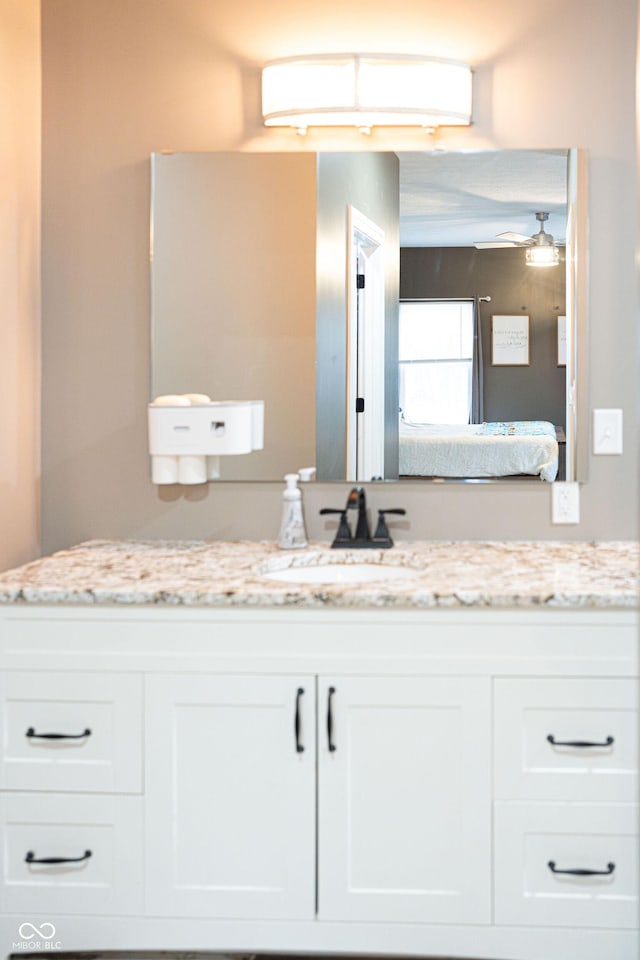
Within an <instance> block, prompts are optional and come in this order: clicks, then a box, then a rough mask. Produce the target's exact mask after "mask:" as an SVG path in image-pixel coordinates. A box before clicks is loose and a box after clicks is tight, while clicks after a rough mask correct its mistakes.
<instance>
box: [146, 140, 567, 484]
mask: <svg viewBox="0 0 640 960" xmlns="http://www.w3.org/2000/svg"><path fill="white" fill-rule="evenodd" d="M576 156H577V153H576V151H569V150H547V151H487V152H484V151H482V152H470V153H447V152H445V151H432V152H429V153H411V154H395V153H387V152H377V153H376V152H374V153H366V152H357V153H280V154H269V153H260V154H250V153H197V154H156V155H153V157H152V258H151V260H152V269H151V301H152V322H151V331H152V336H151V392H152V398H153V397H156V396H159V395H162V394H168V393H171V394H175V393H178V394H183V393H202V394H206V395H208V396H210V397H211V398H212V400H263V401H264V404H265V425H264V449H263V450H260V451H254V452H252V453H251V454H247V455H244V456H229V457H222V458H221V461H220V463H221V467H220V476H221V479H223V480H281V478H282V476H283V475H284V473H287V472H291V471H292V470H297V469H300V468H302V467H310V466H314V467H315V468H316V471H317V479H319V480H341V481H344V480H353V481H355V480H361V481H370V480H371V479H384V480H391V479H398V478H400V479H403V478H407V479H410V480H412V481H415V480H422V479H424V480H433V479H434V477H435V478H438V479H449V478H452V477H455V478H457V479H458V478H459V479H474V480H478V479H489V478H491V477H500V478H503V476H504V477H508V478H510V479H512V478H513V477H514V476H516V477H518V479H524V478H527V479H539V477H540V475H541V472H542V476H543V478H544V479H549V480H550V479H554V477H556V478H558V479H574V478H576V472H575V435H576V414H575V410H576V407H575V357H576V355H577V337H576V336H575V330H576V325H575V310H576V291H575V287H576V283H575V278H574V273H575V270H574V267H575V262H576V258H575V250H574V247H575V245H576V234H577V231H576V230H575V228H571V224H572V218H574V219H575V216H576V211H575V196H574V195H575V193H576V190H575V185H573V186H572V184H573V181H574V180H575V172H574V171H573V167H574V165H575V163H576ZM543 204H544V206H543ZM540 209H543V210H544V211H545V212H546V213H548V214H549V218H548V220H547V221H545V223H543V224H542V227H543V228H545V227H546V230H547V232H549V233H551V234H553V237H554V238H555V242H556V243H557V244H558V248H559V251H560V261H561V262H560V264H559V265H558V266H554V267H550V268H544V269H540V268H536V267H530V266H527V265H526V264H525V253H526V248H527V246H528V245H531V244H530V243H527V244H526V245H525V240H527V239H528V238H529V237H531V236H532V235H535V234H537V233H538V231H539V229H540V227H541V224H540V223H539V222H538V221H537V220H536V216H535V214H536V212H537V211H539V210H540ZM567 224H569V228H570V229H569V231H568V232H567ZM505 232H507V233H509V234H511V235H516V237H519V238H520V239H515V241H514V240H513V239H511V240H510V241H509V245H508V246H504V242H503V243H502V245H501V246H494V244H496V243H500V242H501V241H499V240H497V239H496V238H497V236H498V235H499V234H503V233H505ZM476 243H477V244H478V246H475V245H474V244H476ZM565 244H566V246H565ZM363 277H364V279H362V278H363ZM362 284H364V289H363V288H362ZM424 311H427V312H428V313H429V315H430V319H429V320H428V321H427V320H425V319H424ZM454 314H455V320H452V319H451V318H452V317H453V316H454ZM559 318H565V319H564V320H562V319H559ZM474 322H475V324H476V330H479V331H480V337H479V338H476V339H479V340H480V342H481V344H482V347H483V357H482V359H481V360H480V362H478V361H476V377H475V380H477V379H478V378H477V370H478V369H479V370H481V372H482V374H483V376H482V377H481V378H480V394H481V396H482V398H483V401H484V404H483V406H484V409H483V410H482V409H481V411H480V415H479V416H478V414H477V411H476V414H475V416H474V417H473V418H472V419H475V420H476V421H478V422H477V423H473V424H468V423H467V424H463V423H460V422H458V421H460V420H464V419H465V414H464V411H463V412H462V414H460V413H459V412H458V413H456V414H455V418H454V417H453V415H452V414H451V410H452V409H454V407H455V404H454V407H451V405H450V404H449V405H447V403H445V402H444V400H445V397H446V396H447V395H448V393H449V392H453V393H454V394H455V395H456V402H457V403H459V401H460V396H459V394H460V389H462V390H463V391H464V390H466V391H467V392H468V394H469V403H471V399H470V398H471V394H472V393H473V392H474V389H475V392H476V394H477V393H478V387H477V384H475V386H474V383H475V381H474V377H473V376H472V370H471V367H472V366H473V359H472V358H470V357H469V352H470V349H469V346H468V344H469V330H471V336H472V338H473V324H474ZM445 324H446V325H447V329H449V330H450V331H451V330H452V329H454V328H455V329H456V330H458V331H461V330H464V331H466V332H462V333H460V336H457V341H458V342H457V343H456V344H453V342H448V343H445V344H443V343H442V342H441V341H442V338H441V337H439V333H438V331H439V330H440V329H441V327H442V326H443V325H445ZM429 326H430V327H431V328H432V329H433V331H434V336H435V340H434V342H433V343H431V344H430V345H425V344H426V341H425V338H424V336H423V333H424V330H426V329H427V328H428V327H429ZM416 331H417V332H416ZM431 339H432V340H433V338H431ZM453 339H454V340H455V339H456V337H454V338H453ZM449 340H450V341H451V337H449ZM434 343H435V346H434ZM425 350H426V351H427V354H428V355H427V354H425V353H424V351H425ZM429 351H430V352H429ZM452 351H454V352H453V353H452ZM456 351H457V353H456ZM436 373H437V376H436V375H435V374H436ZM425 383H431V384H432V385H433V384H434V383H435V384H437V387H436V388H435V389H432V390H431V394H432V397H431V400H430V401H429V402H427V400H428V398H427V397H426V393H427V391H426V389H425ZM456 384H457V386H456ZM362 407H364V410H362V409H361V408H362ZM401 407H402V412H400V408H401ZM450 419H451V420H453V421H454V425H455V427H456V429H455V430H450V431H447V430H446V429H443V428H444V427H445V426H447V425H448V426H451V424H448V423H447V424H445V423H443V420H445V421H449V420H450ZM467 419H468V418H467ZM531 423H534V424H535V425H536V431H535V432H534V434H533V435H532V436H533V439H532V440H531V441H530V439H529V438H528V437H523V436H522V434H521V432H520V431H523V432H524V431H525V426H522V424H525V425H527V424H531ZM545 423H548V424H551V425H552V427H553V428H555V430H556V432H557V440H556V443H557V446H556V447H555V450H556V453H557V454H559V456H558V462H557V471H558V472H557V473H555V472H554V471H553V469H552V466H547V475H546V476H545V475H544V469H542V471H541V469H538V468H541V467H542V464H543V462H545V463H546V461H545V456H546V457H547V460H548V459H549V456H548V453H549V450H550V449H551V448H552V447H553V441H552V440H551V441H550V440H549V438H548V436H547V434H546V428H545V427H542V426H540V424H545ZM426 424H428V425H429V429H425V425H426ZM462 427H467V428H469V427H471V428H473V429H471V430H469V429H467V430H464V429H461V428H462ZM479 427H481V428H482V430H481V431H479V430H478V428H479ZM527 429H528V428H527ZM500 431H502V432H500ZM514 431H515V432H516V433H517V435H518V436H517V443H515V444H511V443H507V441H506V439H505V437H506V435H507V434H509V433H513V432H514ZM469 433H471V436H468V434H469ZM480 434H481V436H480ZM549 443H551V446H549ZM545 444H546V445H547V446H545ZM526 445H530V446H532V447H535V448H537V449H538V453H537V454H534V457H537V458H538V460H536V461H535V463H534V466H533V467H531V466H530V465H529V463H528V461H527V460H526V458H525V460H523V461H520V460H518V459H516V460H515V461H513V460H511V459H510V457H511V456H512V454H511V452H510V453H509V454H508V455H507V457H506V460H505V461H504V463H502V462H496V461H495V451H496V450H498V453H499V455H500V456H502V454H501V452H500V451H501V449H502V448H504V449H505V450H506V449H507V447H510V448H515V447H516V446H518V447H521V448H522V449H524V447H525V446H526ZM465 447H466V448H467V450H470V449H472V448H473V450H475V449H476V448H477V450H478V456H479V457H480V461H474V462H473V465H472V466H471V468H470V470H467V472H466V473H465V471H464V469H463V467H461V466H460V464H461V463H463V461H464V459H465V456H466V454H465V453H464V450H465ZM481 448H482V450H483V452H482V453H480V452H479V451H480V449H481ZM425 449H428V451H429V453H428V456H426V454H423V450H425ZM454 449H455V451H456V452H457V453H459V452H460V451H461V450H462V459H460V458H459V459H458V460H456V459H455V456H453V459H452V460H449V459H448V454H447V451H448V450H449V451H452V450H454ZM490 449H491V450H492V452H491V453H490V454H487V455H486V456H488V459H486V456H485V451H488V450H490ZM434 451H435V455H436V459H435V461H433V460H432V459H429V458H430V457H431V456H432V453H433V452H434ZM474 455H475V454H474ZM425 456H426V459H425ZM527 456H528V454H527ZM492 457H493V460H492ZM438 458H439V459H438ZM538 461H540V462H538ZM433 463H435V464H436V466H435V467H434V466H433ZM505 465H506V466H505ZM521 471H522V472H521ZM527 471H528V472H527ZM458 474H460V476H459V477H458Z"/></svg>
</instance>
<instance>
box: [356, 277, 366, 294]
mask: <svg viewBox="0 0 640 960" xmlns="http://www.w3.org/2000/svg"><path fill="white" fill-rule="evenodd" d="M356 290H364V273H356Z"/></svg>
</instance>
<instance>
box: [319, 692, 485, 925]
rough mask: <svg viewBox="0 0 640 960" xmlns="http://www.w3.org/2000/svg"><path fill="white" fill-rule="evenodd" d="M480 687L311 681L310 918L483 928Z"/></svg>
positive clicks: (482, 715) (482, 721)
mask: <svg viewBox="0 0 640 960" xmlns="http://www.w3.org/2000/svg"><path fill="white" fill-rule="evenodd" d="M489 703H490V701H489V683H488V681H485V680H482V679H464V678H463V679H456V678H454V679H449V678H437V677H436V678H413V677H411V678H409V677H398V678H383V679H382V678H381V679H378V678H364V677H361V678H358V677H353V678H342V677H341V678H338V679H336V681H335V682H332V681H331V680H326V679H324V678H323V679H322V680H321V681H320V684H319V694H318V729H319V739H318V751H319V756H318V761H319V764H318V765H319V793H318V803H319V916H320V918H321V919H323V920H324V919H330V920H346V919H350V920H381V921H418V922H420V921H423V922H439V923H454V922H456V923H464V922H468V923H488V922H490V919H491V918H490V886H491V873H490V870H491V863H490V839H491V812H490V811H491V807H490V746H489V744H490V706H489Z"/></svg>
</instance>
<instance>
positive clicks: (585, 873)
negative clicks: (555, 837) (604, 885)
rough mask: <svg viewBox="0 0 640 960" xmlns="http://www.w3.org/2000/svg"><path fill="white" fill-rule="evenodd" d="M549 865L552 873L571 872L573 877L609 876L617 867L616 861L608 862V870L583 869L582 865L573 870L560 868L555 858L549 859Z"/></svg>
mask: <svg viewBox="0 0 640 960" xmlns="http://www.w3.org/2000/svg"><path fill="white" fill-rule="evenodd" d="M547 866H548V867H549V870H551V873H570V874H571V876H572V877H609V876H611V874H612V873H613V871H614V870H615V868H616V865H615V863H608V864H607V869H606V870H583V869H581V868H580V867H575V868H574V869H572V870H558V869H557V867H556V862H555V860H549V863H548V864H547Z"/></svg>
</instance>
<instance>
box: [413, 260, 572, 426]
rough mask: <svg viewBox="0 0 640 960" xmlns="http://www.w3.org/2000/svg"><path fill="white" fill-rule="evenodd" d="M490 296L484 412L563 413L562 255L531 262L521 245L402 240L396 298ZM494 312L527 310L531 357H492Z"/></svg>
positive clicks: (517, 415) (504, 415)
mask: <svg viewBox="0 0 640 960" xmlns="http://www.w3.org/2000/svg"><path fill="white" fill-rule="evenodd" d="M474 296H480V297H486V296H490V297H491V303H483V304H481V317H482V342H483V352H484V418H485V420H550V421H551V422H552V423H554V424H557V425H564V421H565V367H559V366H558V365H557V320H556V317H557V316H558V314H564V313H565V270H564V263H560V264H559V265H558V266H557V267H547V268H541V269H537V268H535V267H528V266H527V265H526V264H525V252H524V250H523V249H522V248H520V247H510V248H506V249H494V250H476V249H475V248H469V247H420V248H417V247H406V248H404V249H402V250H401V251H400V299H401V300H414V299H423V298H434V299H437V298H443V299H445V298H446V299H449V298H454V299H455V298H464V297H474ZM492 314H516V315H528V316H529V358H530V365H529V366H528V367H525V366H517V367H494V366H493V365H492V363H491V316H492Z"/></svg>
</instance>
